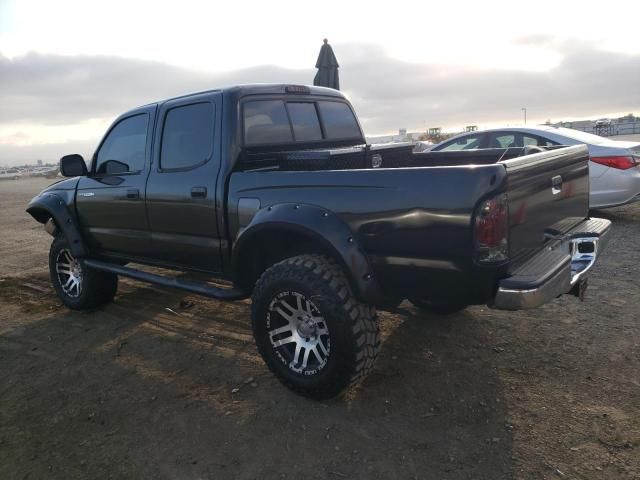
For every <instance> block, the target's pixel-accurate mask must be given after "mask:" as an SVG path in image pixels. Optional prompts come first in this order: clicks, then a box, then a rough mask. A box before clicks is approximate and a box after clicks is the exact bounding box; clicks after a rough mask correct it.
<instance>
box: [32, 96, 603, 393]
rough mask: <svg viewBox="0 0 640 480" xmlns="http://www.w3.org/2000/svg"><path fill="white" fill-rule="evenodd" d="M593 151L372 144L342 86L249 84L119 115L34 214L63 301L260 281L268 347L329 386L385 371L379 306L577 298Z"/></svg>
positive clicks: (512, 305) (290, 381)
mask: <svg viewBox="0 0 640 480" xmlns="http://www.w3.org/2000/svg"><path fill="white" fill-rule="evenodd" d="M588 159H589V156H588V152H587V148H586V147H585V146H582V145H578V146H570V147H562V146H553V147H549V148H545V147H523V148H498V149H484V150H475V151H458V152H426V153H413V152H412V150H411V146H408V145H402V144H398V145H394V144H391V145H369V144H367V142H366V140H365V137H364V135H363V132H362V129H361V127H360V124H359V122H358V119H357V117H356V115H355V113H354V111H353V108H352V106H351V104H350V103H349V102H348V100H347V99H346V98H345V97H344V96H343V94H341V93H340V92H338V91H336V90H332V89H327V88H321V87H307V86H299V85H242V86H234V87H230V88H224V89H218V90H211V91H206V92H202V93H195V94H192V95H185V96H182V97H177V98H172V99H169V100H165V101H161V102H157V103H152V104H149V105H145V106H142V107H139V108H135V109H133V110H131V111H129V112H127V113H125V114H123V115H121V116H120V117H119V118H117V119H116V120H115V122H114V123H113V125H112V126H111V127H110V128H109V130H108V131H107V133H106V134H105V136H104V138H103V139H102V141H101V142H100V144H99V145H98V147H97V149H96V151H95V154H94V155H93V157H92V158H91V159H90V162H88V167H87V163H85V161H84V159H83V158H82V157H81V156H80V155H67V156H65V157H63V158H62V159H61V165H60V166H61V172H62V174H63V175H64V176H66V177H69V178H68V179H66V180H63V181H61V182H58V183H55V184H54V185H51V186H50V187H48V188H47V189H45V190H44V191H43V192H41V193H40V194H39V195H38V196H37V197H35V198H34V199H33V200H32V201H31V203H30V204H29V206H28V209H27V211H28V212H29V213H30V214H31V215H32V216H33V218H34V219H35V220H37V221H38V222H40V223H43V224H45V227H46V230H47V231H48V232H49V233H50V234H51V235H52V236H53V237H54V238H53V242H52V245H51V249H50V255H49V268H50V273H51V280H52V282H53V285H54V287H55V290H56V292H57V294H58V295H59V297H60V299H61V300H62V301H63V302H64V304H65V305H67V306H68V307H70V308H72V309H86V308H96V307H98V306H100V305H102V304H105V303H107V302H109V301H111V300H112V299H113V298H114V295H115V294H116V289H117V284H118V276H120V275H122V276H126V277H130V278H133V279H137V280H141V281H146V282H152V283H155V284H158V285H164V286H169V287H175V288H180V289H183V290H185V291H188V292H193V293H198V294H202V295H206V296H208V297H212V298H216V299H219V300H225V301H234V300H239V299H244V298H249V297H250V298H251V300H252V307H251V321H252V327H253V332H254V336H255V340H256V343H257V346H258V350H259V352H260V354H261V355H262V357H263V358H264V361H265V363H266V364H267V365H268V367H269V368H270V369H271V370H272V371H273V372H274V374H275V375H276V376H277V377H278V378H279V379H280V380H281V381H282V382H283V383H284V384H285V385H287V386H288V387H290V388H292V389H293V390H295V391H296V392H298V393H301V394H303V395H306V396H309V397H312V398H318V399H322V398H329V397H333V396H335V395H337V394H339V393H340V392H342V391H343V390H344V389H345V388H347V387H348V386H350V385H351V384H353V383H355V382H357V381H359V380H360V379H361V378H363V377H364V376H365V375H366V374H367V373H368V372H369V371H370V370H371V369H372V367H373V364H374V360H375V358H376V355H377V353H378V350H379V349H380V335H379V331H378V325H377V317H376V308H378V309H385V308H386V309H392V308H394V307H395V306H397V305H398V304H399V303H400V302H401V301H403V300H404V299H408V300H409V301H411V302H412V303H413V304H414V305H415V306H416V307H418V308H421V309H425V310H428V311H430V312H434V313H441V314H442V313H444V314H446V313H451V312H454V311H456V310H460V309H463V308H465V307H466V306H468V305H473V304H488V305H489V306H491V307H493V308H499V309H510V310H518V309H524V308H534V307H537V306H539V305H542V304H544V303H547V302H549V301H551V300H553V299H554V298H556V297H558V296H559V295H562V294H566V293H570V294H574V295H577V296H582V295H583V294H584V289H585V287H586V276H587V274H588V272H589V270H590V269H591V267H592V266H593V265H594V263H595V261H596V259H597V257H598V255H599V254H600V252H601V251H602V249H603V247H604V244H605V242H606V239H607V234H608V232H609V228H610V222H609V221H608V220H604V219H597V218H590V217H589V166H588ZM148 266H153V267H160V268H154V269H152V271H150V269H149V268H147V267H148ZM158 272H164V273H158ZM176 272H179V273H181V275H176ZM190 274H194V275H190ZM195 274H197V275H195Z"/></svg>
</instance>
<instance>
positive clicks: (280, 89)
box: [132, 83, 345, 110]
mask: <svg viewBox="0 0 640 480" xmlns="http://www.w3.org/2000/svg"><path fill="white" fill-rule="evenodd" d="M288 87H295V88H299V87H304V88H306V89H307V90H308V92H304V94H305V95H322V96H325V97H327V96H329V97H337V98H345V96H344V94H343V93H342V92H340V91H338V90H334V89H333V88H326V87H316V86H313V85H297V84H288V83H246V84H240V85H230V86H226V87H221V88H212V89H210V90H202V91H199V92H192V93H187V94H185V95H178V96H176V97H171V98H165V99H163V100H159V101H157V102H151V103H148V104H146V105H141V107H146V106H149V105H159V104H161V103H164V102H168V101H170V100H176V99H179V98H189V97H192V96H196V95H201V94H203V93H213V92H222V93H223V94H231V95H232V96H235V97H237V98H240V97H244V96H245V95H269V94H274V95H282V94H285V93H289V92H287V88H288ZM141 107H137V108H141ZM132 110H135V109H132Z"/></svg>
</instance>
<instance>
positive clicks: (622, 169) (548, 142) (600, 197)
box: [431, 125, 640, 208]
mask: <svg viewBox="0 0 640 480" xmlns="http://www.w3.org/2000/svg"><path fill="white" fill-rule="evenodd" d="M579 144H586V145H587V147H588V148H589V156H590V157H591V162H590V164H589V180H590V188H591V194H590V204H591V208H607V207H615V206H618V205H624V204H626V203H631V202H633V201H636V200H640V142H625V141H617V140H611V139H609V138H605V137H599V136H597V135H592V134H590V133H585V132H580V131H578V130H572V129H569V128H558V127H551V126H546V125H542V126H538V127H506V128H493V129H488V130H482V131H475V132H471V133H462V134H460V135H456V136H455V137H451V138H449V139H447V140H445V141H444V142H441V143H439V144H438V145H436V146H435V147H433V148H432V149H431V151H433V152H437V151H452V150H475V149H479V148H510V147H526V146H528V145H534V146H539V147H550V146H554V145H579Z"/></svg>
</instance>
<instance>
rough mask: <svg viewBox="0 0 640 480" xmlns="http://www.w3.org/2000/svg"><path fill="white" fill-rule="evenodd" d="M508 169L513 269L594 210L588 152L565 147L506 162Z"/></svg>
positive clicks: (579, 146) (510, 240)
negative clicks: (590, 206) (591, 201)
mask: <svg viewBox="0 0 640 480" xmlns="http://www.w3.org/2000/svg"><path fill="white" fill-rule="evenodd" d="M501 163H502V164H503V165H504V166H505V168H506V170H507V198H508V202H509V257H510V258H511V262H510V271H513V270H514V269H516V268H517V267H519V266H520V265H522V264H523V263H524V262H526V261H527V260H528V259H529V258H531V257H532V256H533V255H534V254H535V253H537V252H539V251H540V250H542V249H543V248H544V246H545V244H546V243H547V242H549V241H550V239H552V238H553V237H558V236H561V235H563V234H566V233H567V232H569V231H570V230H571V229H572V228H573V227H575V226H576V225H577V224H578V223H580V222H581V221H583V220H584V219H585V218H586V217H588V214H589V151H588V150H587V147H586V146H585V145H576V146H572V147H566V148H560V149H556V150H551V151H548V152H543V153H536V154H533V155H527V156H524V157H518V158H514V159H512V160H506V161H503V162H501Z"/></svg>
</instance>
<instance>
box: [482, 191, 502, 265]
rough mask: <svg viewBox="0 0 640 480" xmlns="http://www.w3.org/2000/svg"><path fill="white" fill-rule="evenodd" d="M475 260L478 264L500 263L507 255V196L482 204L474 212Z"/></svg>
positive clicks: (500, 196)
mask: <svg viewBox="0 0 640 480" xmlns="http://www.w3.org/2000/svg"><path fill="white" fill-rule="evenodd" d="M474 232H475V248H476V258H477V260H478V261H479V262H483V263H492V262H501V261H504V260H506V259H507V258H508V255H509V208H508V206H507V196H506V195H499V196H497V197H494V198H491V199H489V200H486V201H485V202H483V203H482V204H481V205H480V207H479V208H478V211H477V212H476V223H475V230H474Z"/></svg>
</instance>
